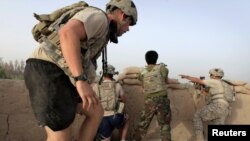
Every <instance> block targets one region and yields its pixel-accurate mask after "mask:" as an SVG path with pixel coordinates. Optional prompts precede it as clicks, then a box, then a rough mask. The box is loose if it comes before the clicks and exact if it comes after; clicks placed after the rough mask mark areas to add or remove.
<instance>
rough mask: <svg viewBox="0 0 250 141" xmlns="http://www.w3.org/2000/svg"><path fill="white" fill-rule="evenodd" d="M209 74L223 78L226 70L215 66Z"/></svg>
mask: <svg viewBox="0 0 250 141" xmlns="http://www.w3.org/2000/svg"><path fill="white" fill-rule="evenodd" d="M209 74H210V75H213V76H217V77H221V78H222V77H223V76H224V71H223V70H222V69H220V68H213V69H210V70H209Z"/></svg>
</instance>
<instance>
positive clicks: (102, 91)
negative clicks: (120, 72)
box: [93, 65, 129, 141]
mask: <svg viewBox="0 0 250 141" xmlns="http://www.w3.org/2000/svg"><path fill="white" fill-rule="evenodd" d="M115 74H117V73H116V72H115V68H114V67H113V66H112V65H108V67H107V70H106V71H104V72H103V81H102V82H101V83H100V84H98V83H95V84H93V89H94V91H95V92H96V94H97V96H98V98H99V100H100V102H101V105H102V106H103V109H104V117H103V119H102V122H101V124H100V126H99V129H98V135H99V136H100V137H101V140H102V141H109V140H110V137H111V135H112V132H113V131H114V129H115V128H116V129H119V131H120V136H121V137H120V138H121V141H125V140H126V136H127V131H128V126H129V123H128V115H127V114H125V113H124V103H125V97H124V91H123V89H122V87H121V85H120V84H119V83H117V82H116V81H115V80H114V79H113V76H114V75H115Z"/></svg>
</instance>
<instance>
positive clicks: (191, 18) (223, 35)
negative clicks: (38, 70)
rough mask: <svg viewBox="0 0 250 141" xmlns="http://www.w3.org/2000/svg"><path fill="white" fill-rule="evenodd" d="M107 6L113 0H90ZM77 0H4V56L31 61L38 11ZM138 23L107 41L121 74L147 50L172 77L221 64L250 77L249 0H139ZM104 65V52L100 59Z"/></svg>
mask: <svg viewBox="0 0 250 141" xmlns="http://www.w3.org/2000/svg"><path fill="white" fill-rule="evenodd" d="M85 1H86V2H87V3H88V4H89V5H92V6H96V7H98V8H101V9H103V10H105V5H106V3H107V2H108V1H109V0H85ZM75 2H78V1H77V0H22V1H21V0H1V1H0V17H1V20H0V58H2V59H3V60H4V61H10V60H26V59H27V58H28V57H29V56H30V54H31V53H32V52H33V50H34V49H35V48H36V47H37V46H38V43H37V42H35V40H33V37H32V34H31V29H32V27H33V26H34V24H36V23H37V21H36V20H35V18H34V17H33V13H37V14H47V13H50V12H52V11H53V10H55V9H58V8H60V7H63V6H66V5H69V4H72V3H75ZM134 3H135V5H136V7H137V10H138V22H137V24H136V25H135V26H132V27H130V29H129V32H126V33H125V34H124V35H123V36H122V37H120V38H119V43H118V44H113V43H109V44H108V57H107V58H108V63H110V64H112V65H114V66H115V67H116V69H117V70H118V71H119V72H120V73H121V72H122V70H123V69H124V68H126V67H130V66H137V67H144V66H145V65H146V62H145V58H144V55H145V53H146V52H147V51H148V50H155V51H157V52H158V54H159V59H158V63H160V62H163V63H165V64H167V67H168V69H169V77H170V78H175V79H180V77H179V76H178V75H179V74H187V75H190V76H195V77H199V76H205V77H206V78H208V71H209V69H211V68H215V67H219V68H222V69H223V70H224V72H225V77H224V78H225V79H231V80H241V81H246V82H250V75H249V73H250V55H249V54H250V17H249V15H250V8H249V7H250V1H249V0H134ZM98 69H101V57H100V58H99V59H98Z"/></svg>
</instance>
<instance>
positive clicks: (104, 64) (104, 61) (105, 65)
mask: <svg viewBox="0 0 250 141" xmlns="http://www.w3.org/2000/svg"><path fill="white" fill-rule="evenodd" d="M107 71H108V60H107V47H105V48H104V49H103V51H102V75H101V78H100V80H99V85H101V83H102V81H103V75H104V74H105V73H106V72H107Z"/></svg>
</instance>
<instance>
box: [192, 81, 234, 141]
mask: <svg viewBox="0 0 250 141" xmlns="http://www.w3.org/2000/svg"><path fill="white" fill-rule="evenodd" d="M203 81H204V83H205V85H206V86H208V87H209V95H208V99H207V105H205V106H204V107H203V108H201V109H200V110H199V111H197V112H196V113H195V114H194V118H193V126H194V131H195V135H196V137H198V136H203V121H209V124H214V125H220V124H224V123H225V119H226V118H227V116H228V115H229V113H230V106H229V103H228V102H227V101H226V100H225V99H223V98H220V97H219V98H218V96H219V93H222V92H223V86H222V83H221V82H220V80H215V79H210V80H203ZM216 97H217V98H216Z"/></svg>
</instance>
